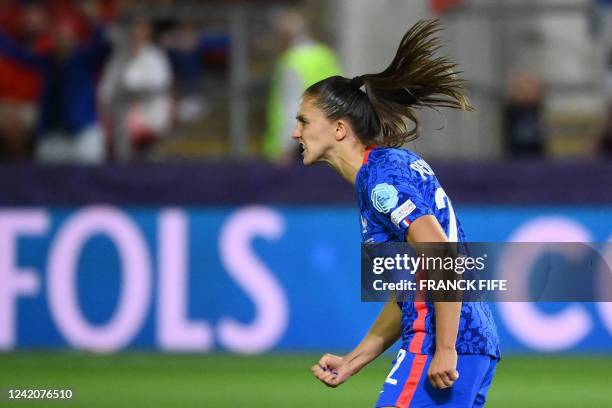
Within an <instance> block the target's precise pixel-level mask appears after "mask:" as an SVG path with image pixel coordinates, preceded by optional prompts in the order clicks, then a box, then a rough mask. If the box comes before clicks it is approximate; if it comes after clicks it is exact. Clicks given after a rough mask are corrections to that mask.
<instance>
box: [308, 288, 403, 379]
mask: <svg viewBox="0 0 612 408" xmlns="http://www.w3.org/2000/svg"><path fill="white" fill-rule="evenodd" d="M401 321H402V313H401V311H400V308H399V307H398V306H397V303H396V302H395V299H392V300H390V301H389V302H387V303H386V304H385V306H384V307H383V309H382V310H381V312H380V314H379V315H378V317H377V318H376V320H375V321H374V324H373V325H372V327H371V328H370V330H369V331H368V333H367V334H366V335H365V337H364V338H363V340H362V341H361V342H360V343H359V345H358V346H357V347H355V349H354V350H353V351H351V352H350V353H348V354H347V355H345V356H336V355H333V354H325V355H324V356H323V357H321V359H320V360H319V362H318V363H317V364H315V365H314V366H312V373H313V374H314V375H315V377H317V378H318V379H319V380H320V381H321V382H323V383H324V384H325V385H327V386H329V387H337V386H338V385H340V384H342V383H343V382H345V381H346V380H347V379H348V378H349V377H350V376H352V375H354V374H357V373H358V372H359V370H361V369H362V368H363V367H365V366H366V365H367V364H368V363H370V362H371V361H372V360H374V359H375V358H376V357H378V356H379V355H380V354H382V353H383V352H384V351H385V350H386V349H388V348H389V347H390V346H391V345H392V344H393V343H395V342H396V341H397V339H398V338H399V337H400V335H401Z"/></svg>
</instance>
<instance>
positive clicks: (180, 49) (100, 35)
mask: <svg viewBox="0 0 612 408" xmlns="http://www.w3.org/2000/svg"><path fill="white" fill-rule="evenodd" d="M602 3H603V1H602ZM180 4H183V3H179V2H178V1H171V0H170V1H169V0H148V1H145V0H106V1H100V0H47V1H42V0H0V160H4V161H6V160H11V159H35V160H36V161H38V162H41V163H82V164H99V163H104V162H107V161H112V160H119V159H126V158H132V159H133V158H145V159H148V158H151V157H152V155H151V152H152V151H153V150H154V149H155V147H156V146H158V145H159V143H160V142H162V141H164V140H168V139H171V138H169V136H170V135H176V134H177V133H180V132H176V131H175V130H176V129H177V128H179V127H180V126H181V125H184V124H189V123H193V122H197V121H201V120H202V118H206V117H207V115H209V116H210V117H211V118H212V119H214V118H213V116H214V117H215V118H217V119H219V118H223V120H226V117H229V120H232V116H231V115H227V112H225V111H227V110H228V108H227V106H226V105H224V104H223V103H220V102H219V100H216V101H215V102H214V103H207V99H206V98H207V95H208V94H214V93H215V92H216V93H225V94H226V97H227V98H236V97H237V96H236V95H235V89H232V88H231V86H229V85H228V76H229V72H230V71H231V67H230V64H231V61H230V55H231V52H233V50H231V49H230V44H233V43H232V41H233V39H232V40H230V38H231V35H230V33H229V30H230V28H229V27H228V26H229V24H225V25H223V24H221V25H220V26H213V27H207V26H206V24H207V23H203V22H202V18H201V17H202V16H189V13H187V14H185V13H183V15H182V16H181V17H180V18H178V17H177V14H176V13H168V14H163V13H162V14H157V15H155V16H152V15H151V13H143V10H145V11H146V10H152V9H156V10H164V9H165V10H171V9H178V8H180V7H178V6H179V5H180ZM227 4H228V5H232V4H233V2H231V1H228V2H227ZM183 9H184V10H191V9H185V8H183ZM194 9H195V8H194ZM610 10H612V8H610ZM262 14H264V13H262ZM611 15H612V13H611ZM315 18H317V17H315ZM247 21H248V24H253V25H256V23H255V22H252V21H251V20H247ZM226 23H227V21H226ZM265 25H266V27H265V30H267V31H266V32H267V33H268V34H269V37H270V38H267V37H266V38H263V37H264V36H262V38H260V39H259V41H260V42H264V41H267V42H269V43H274V44H275V50H274V52H272V53H271V54H270V56H271V55H274V61H272V59H271V58H267V60H270V62H268V61H264V63H263V64H259V63H253V62H252V61H247V62H246V64H247V65H249V67H247V69H251V68H252V67H253V66H259V67H260V71H261V72H263V75H261V78H262V80H260V81H259V82H261V83H262V86H261V87H260V88H258V89H255V87H254V85H253V84H257V83H259V82H258V80H257V79H254V78H252V77H251V78H250V79H247V80H246V81H244V82H248V81H251V82H252V83H249V84H248V85H247V86H246V88H248V92H250V94H249V95H248V97H250V98H252V99H255V100H257V102H258V103H260V104H261V105H264V106H265V108H263V109H261V110H257V109H253V107H252V106H251V108H250V110H249V109H246V111H247V112H248V113H247V115H252V116H256V117H257V118H256V119H261V121H262V122H265V124H264V125H263V126H262V127H261V128H259V129H257V131H256V132H255V133H257V135H256V136H257V137H256V139H257V142H258V143H259V144H258V145H257V148H256V151H258V152H260V153H261V155H262V156H263V157H265V158H267V159H268V160H270V161H273V162H277V163H281V164H282V163H288V162H290V161H291V160H292V159H294V158H295V157H296V156H297V155H298V152H297V149H296V145H295V143H293V141H292V140H291V138H290V135H291V131H292V128H293V125H294V123H295V118H294V115H295V112H296V111H297V108H298V103H299V96H300V95H301V92H302V91H303V90H304V89H305V88H306V87H307V86H309V85H310V84H312V83H314V82H316V81H318V80H319V79H322V78H324V77H327V76H330V75H335V74H342V72H343V70H342V69H341V64H340V63H339V58H338V56H337V55H336V54H335V52H334V51H333V49H332V48H331V47H329V46H327V45H325V44H323V43H322V42H320V41H318V40H316V39H315V36H313V35H312V34H311V31H310V28H309V27H308V23H307V18H305V16H304V15H303V14H300V13H299V12H296V11H295V10H293V11H287V10H285V11H283V12H279V13H271V14H270V19H269V20H267V21H266V23H265ZM249 28H252V27H249ZM245 32H246V35H247V37H249V36H252V34H251V32H250V31H248V30H245ZM248 40H249V41H252V39H251V38H249V39H248ZM252 46H253V43H252V42H251V43H249V44H248V47H252ZM249 52H250V53H251V54H257V52H258V50H253V49H251V50H250V51H249ZM611 55H612V54H611ZM266 56H267V54H266ZM266 56H264V57H261V58H260V60H266ZM610 61H612V57H611V58H610ZM257 64H259V65H257ZM261 67H263V69H261ZM608 71H609V72H612V62H609V66H608ZM214 75H217V78H221V80H220V81H219V82H220V83H222V84H223V85H224V86H225V88H223V87H218V88H214V89H216V91H215V90H214V89H213V90H212V91H211V90H210V89H209V88H206V87H207V86H208V85H207V82H206V81H207V78H210V77H211V76H214ZM609 76H610V77H611V78H612V74H609ZM505 81H506V83H507V87H506V89H505V92H503V93H502V94H501V95H499V96H498V97H497V100H499V101H500V105H499V106H500V107H501V111H500V117H501V126H500V130H501V140H502V145H503V149H502V152H503V156H505V157H508V158H534V157H535V158H538V157H543V156H546V155H547V154H549V153H550V152H547V145H548V144H549V143H548V140H549V133H550V130H549V129H548V128H547V125H546V120H545V111H546V109H545V102H546V96H547V94H546V87H545V78H542V77H541V76H540V75H539V74H538V73H537V70H533V69H530V68H529V67H525V68H523V69H520V70H516V71H513V72H510V74H509V77H508V78H507V79H505ZM610 83H612V82H610ZM221 89H223V90H224V91H223V92H217V91H219V90H221ZM264 93H265V98H262V96H263V95H264ZM610 94H612V93H610ZM239 97H245V94H244V93H242V94H240V96H239ZM260 100H263V103H262V102H259V101H260ZM209 105H212V108H211V106H209ZM221 105H223V106H221ZM610 107H611V108H610V109H609V112H610V113H609V115H608V116H607V118H605V119H604V120H603V121H602V126H601V132H600V135H598V136H597V137H596V138H595V139H597V140H596V143H595V144H594V148H593V149H592V150H593V152H596V154H598V155H604V156H608V157H610V156H612V142H611V140H612V136H611V135H612V130H611V129H612V103H610ZM214 108H216V109H217V110H216V111H215V112H213V113H211V110H212V109H214ZM224 110H225V111H224ZM253 113H254V114H253ZM259 117H261V118H259ZM249 119H250V117H249ZM207 126H208V124H207ZM211 128H212V126H211ZM264 128H265V129H264ZM198 132H199V130H196V132H195V133H198ZM215 132H217V133H219V134H221V135H222V136H223V137H225V139H230V137H229V132H228V131H227V129H225V130H223V129H221V130H215ZM247 142H248V141H247Z"/></svg>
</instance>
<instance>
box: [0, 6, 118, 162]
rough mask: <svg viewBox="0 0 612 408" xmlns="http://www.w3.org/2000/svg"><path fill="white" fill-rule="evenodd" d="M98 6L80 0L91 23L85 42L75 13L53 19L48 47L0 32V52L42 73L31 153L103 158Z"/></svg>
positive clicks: (104, 48) (62, 158)
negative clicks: (24, 43) (99, 115)
mask: <svg viewBox="0 0 612 408" xmlns="http://www.w3.org/2000/svg"><path fill="white" fill-rule="evenodd" d="M98 11H99V7H98V3H97V2H96V1H86V2H83V8H82V13H83V16H84V17H85V18H86V19H87V20H88V22H89V23H90V24H91V25H92V26H93V27H94V28H93V33H92V34H91V36H90V37H91V38H90V39H89V40H88V41H85V42H84V43H81V42H80V41H79V28H80V26H79V21H78V20H77V19H76V18H75V17H73V16H70V15H62V16H60V17H58V18H56V19H55V20H54V21H52V24H51V25H50V32H51V42H52V45H51V47H50V49H49V50H48V51H43V52H40V51H37V50H32V49H28V48H26V47H23V46H21V45H20V44H18V43H17V42H15V41H14V40H13V39H12V38H10V37H8V36H7V35H6V34H4V33H1V32H0V54H1V55H4V56H5V57H8V58H12V59H14V60H16V61H18V62H19V63H21V64H24V65H26V66H29V67H31V68H34V69H36V70H38V71H39V73H40V76H41V82H42V92H41V94H40V97H39V106H38V120H37V125H36V135H37V139H36V142H35V156H36V158H37V159H39V160H40V161H42V162H55V163H57V162H77V163H87V164H94V163H100V162H102V161H103V160H104V158H105V147H104V135H103V133H102V131H101V129H100V127H99V125H98V122H97V113H96V97H95V88H96V76H97V73H98V71H99V68H100V67H101V65H102V63H103V61H104V59H105V57H106V55H107V53H108V43H107V42H106V41H105V37H104V30H103V28H102V27H101V25H100V20H99V13H98Z"/></svg>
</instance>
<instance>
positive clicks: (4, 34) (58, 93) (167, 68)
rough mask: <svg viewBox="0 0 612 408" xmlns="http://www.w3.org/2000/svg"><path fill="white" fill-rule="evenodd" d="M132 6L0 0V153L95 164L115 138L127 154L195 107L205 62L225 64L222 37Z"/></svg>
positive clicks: (89, 0)
mask: <svg viewBox="0 0 612 408" xmlns="http://www.w3.org/2000/svg"><path fill="white" fill-rule="evenodd" d="M142 3H143V2H138V1H120V0H116V1H97V0H84V1H76V0H75V1H69V0H58V1H53V0H51V1H35V0H29V1H18V0H0V157H2V158H4V159H6V158H11V159H14V158H30V157H33V158H35V159H36V160H38V161H40V162H44V163H85V164H97V163H103V162H105V161H107V160H112V159H113V157H112V156H113V154H115V153H116V151H117V149H116V148H114V146H113V145H114V144H117V143H124V144H127V145H128V148H129V150H130V152H131V155H132V156H136V157H137V156H138V155H139V154H146V152H147V149H149V148H150V147H151V146H152V145H154V144H155V142H156V141H157V140H159V139H161V138H163V137H164V136H165V135H166V134H167V133H168V132H169V130H170V129H171V127H172V126H173V125H174V124H175V123H176V122H177V121H181V120H184V121H189V120H190V119H192V118H193V117H194V116H197V115H199V114H200V113H201V111H202V104H203V103H202V100H201V98H193V94H194V93H195V92H197V90H198V89H199V85H200V83H201V81H202V78H203V76H204V75H205V73H206V62H207V61H213V63H215V64H220V65H226V64H227V48H228V43H229V41H228V39H227V36H226V35H224V34H223V33H220V34H219V33H217V34H211V33H207V32H205V31H204V30H203V29H202V28H201V27H198V26H197V25H196V24H194V23H193V22H192V21H189V20H188V19H187V20H185V19H183V20H181V21H178V20H173V19H172V18H158V19H156V20H154V21H153V20H149V19H147V18H144V17H141V16H140V15H139V13H135V12H134V11H135V10H138V9H142V6H143V4H142ZM151 3H153V2H151V1H149V2H146V5H148V6H150V5H151ZM158 3H160V4H161V5H166V3H172V2H168V1H159V2H158ZM119 133H121V134H122V135H125V139H127V140H117V139H118V138H116V137H114V136H115V135H117V134H119Z"/></svg>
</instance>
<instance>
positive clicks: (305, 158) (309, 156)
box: [302, 150, 317, 166]
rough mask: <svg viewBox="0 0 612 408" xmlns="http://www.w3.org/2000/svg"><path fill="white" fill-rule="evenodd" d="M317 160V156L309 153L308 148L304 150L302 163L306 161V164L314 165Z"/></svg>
mask: <svg viewBox="0 0 612 408" xmlns="http://www.w3.org/2000/svg"><path fill="white" fill-rule="evenodd" d="M316 162H317V159H316V157H314V156H313V155H312V154H309V152H308V151H307V150H304V151H303V152H302V163H304V165H305V166H310V165H313V164H315V163H316Z"/></svg>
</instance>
